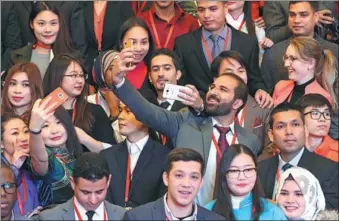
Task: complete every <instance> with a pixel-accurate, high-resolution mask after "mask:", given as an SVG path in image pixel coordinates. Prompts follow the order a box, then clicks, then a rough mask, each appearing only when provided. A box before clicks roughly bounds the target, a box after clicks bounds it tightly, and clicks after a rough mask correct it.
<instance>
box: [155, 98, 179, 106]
mask: <svg viewBox="0 0 339 221" xmlns="http://www.w3.org/2000/svg"><path fill="white" fill-rule="evenodd" d="M157 100H158V103H159V105H160V104H161V103H163V102H165V101H167V102H168V103H170V106H173V104H174V102H175V100H172V99H165V100H159V98H157Z"/></svg>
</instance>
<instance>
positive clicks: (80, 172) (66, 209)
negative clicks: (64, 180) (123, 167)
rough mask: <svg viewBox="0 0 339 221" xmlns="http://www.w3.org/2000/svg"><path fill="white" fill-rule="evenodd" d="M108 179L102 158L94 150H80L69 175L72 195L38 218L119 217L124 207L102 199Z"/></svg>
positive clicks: (91, 218) (115, 218) (92, 218)
mask: <svg viewBox="0 0 339 221" xmlns="http://www.w3.org/2000/svg"><path fill="white" fill-rule="evenodd" d="M110 181H111V175H110V172H109V167H108V164H107V162H106V160H105V158H103V156H101V155H100V154H98V153H92V152H89V153H84V154H83V155H82V156H81V157H79V158H78V159H77V160H76V163H75V166H74V169H73V176H72V177H71V184H72V188H73V191H74V197H73V198H72V199H70V200H69V201H67V202H66V203H63V204H60V205H58V206H56V207H54V208H53V209H49V210H45V211H42V212H41V213H40V214H39V217H38V220H83V219H86V218H87V220H121V219H122V217H123V216H124V214H125V209H124V208H122V207H120V206H116V205H113V204H110V203H109V202H107V201H105V198H106V194H107V189H108V187H109V183H110Z"/></svg>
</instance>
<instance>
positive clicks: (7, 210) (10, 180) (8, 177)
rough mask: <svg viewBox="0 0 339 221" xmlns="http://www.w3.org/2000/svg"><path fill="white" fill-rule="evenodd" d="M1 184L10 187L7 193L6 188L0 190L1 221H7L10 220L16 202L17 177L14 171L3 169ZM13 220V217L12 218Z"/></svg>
mask: <svg viewBox="0 0 339 221" xmlns="http://www.w3.org/2000/svg"><path fill="white" fill-rule="evenodd" d="M0 184H1V185H3V184H6V185H7V186H8V188H9V189H8V190H7V191H8V192H10V193H7V192H5V190H4V188H2V187H1V188H0V191H1V219H2V220H5V219H7V218H10V217H9V216H10V214H11V212H12V209H13V207H14V204H15V202H16V191H17V187H16V185H15V177H14V173H13V171H11V170H10V169H9V168H5V167H1V181H0ZM12 218H13V217H12Z"/></svg>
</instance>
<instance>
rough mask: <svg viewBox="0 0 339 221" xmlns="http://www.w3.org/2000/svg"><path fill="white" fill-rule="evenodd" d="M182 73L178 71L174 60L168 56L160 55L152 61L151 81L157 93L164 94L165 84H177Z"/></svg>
mask: <svg viewBox="0 0 339 221" xmlns="http://www.w3.org/2000/svg"><path fill="white" fill-rule="evenodd" d="M180 77H181V71H179V70H178V71H177V70H176V68H175V65H174V63H173V60H172V58H171V57H170V56H167V55H158V56H156V57H154V58H152V60H151V70H150V74H149V78H150V81H151V82H152V84H153V85H154V87H155V89H156V90H157V91H160V92H162V91H163V90H164V88H165V84H166V83H168V84H177V81H178V80H179V78H180Z"/></svg>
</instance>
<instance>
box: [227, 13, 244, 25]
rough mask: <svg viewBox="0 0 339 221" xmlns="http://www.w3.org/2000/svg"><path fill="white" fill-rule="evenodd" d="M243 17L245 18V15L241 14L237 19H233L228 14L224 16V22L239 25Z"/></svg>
mask: <svg viewBox="0 0 339 221" xmlns="http://www.w3.org/2000/svg"><path fill="white" fill-rule="evenodd" d="M244 17H245V14H244V13H242V14H241V15H240V16H239V17H238V19H234V18H233V17H232V15H231V14H230V13H227V14H226V20H227V23H240V22H242V20H243V19H244Z"/></svg>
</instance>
